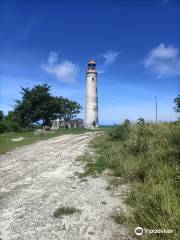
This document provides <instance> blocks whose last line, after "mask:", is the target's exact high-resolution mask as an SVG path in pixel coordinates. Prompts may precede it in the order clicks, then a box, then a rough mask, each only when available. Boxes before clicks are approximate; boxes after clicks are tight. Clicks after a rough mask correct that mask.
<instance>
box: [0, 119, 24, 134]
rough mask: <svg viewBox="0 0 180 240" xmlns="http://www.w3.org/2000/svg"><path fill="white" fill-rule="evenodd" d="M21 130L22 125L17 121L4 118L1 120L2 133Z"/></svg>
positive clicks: (0, 128)
mask: <svg viewBox="0 0 180 240" xmlns="http://www.w3.org/2000/svg"><path fill="white" fill-rule="evenodd" d="M11 131H12V132H18V131H21V126H20V124H19V123H17V122H13V121H9V120H4V121H0V133H4V132H11Z"/></svg>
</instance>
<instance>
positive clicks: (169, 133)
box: [84, 122, 180, 240]
mask: <svg viewBox="0 0 180 240" xmlns="http://www.w3.org/2000/svg"><path fill="white" fill-rule="evenodd" d="M92 147H93V148H94V149H95V152H96V154H97V155H96V157H90V156H88V157H86V158H87V159H86V158H85V160H86V161H87V164H86V168H85V173H84V174H85V175H89V174H97V173H100V172H102V171H103V170H105V169H106V168H108V169H111V171H112V174H113V176H114V177H118V178H117V181H116V180H114V179H113V181H112V182H113V184H114V183H115V184H114V185H118V184H122V183H128V184H129V186H130V188H131V191H130V193H129V194H128V198H127V203H128V204H129V205H130V206H131V207H132V209H133V210H132V218H130V219H129V220H128V222H127V224H128V227H129V229H130V231H131V232H132V233H134V229H135V228H136V227H137V226H141V227H142V228H146V229H172V230H173V232H174V233H173V234H171V235H169V234H156V235H154V234H149V235H148V234H146V236H144V238H143V239H148V240H149V239H153V240H154V239H156V240H158V239H162V240H166V239H167V240H169V239H171V240H178V239H179V235H180V208H179V206H180V192H179V189H180V161H179V159H180V123H178V122H177V123H176V124H175V123H169V124H167V123H159V124H158V125H155V124H144V123H140V124H132V125H129V126H126V127H124V126H123V127H115V128H113V129H112V131H108V132H107V134H104V135H102V136H99V137H97V138H96V140H95V141H94V142H93V143H92ZM118 181H119V183H118ZM114 220H115V221H116V222H119V223H120V224H122V223H123V222H124V221H125V216H122V214H120V215H116V216H114ZM132 235H133V234H132ZM133 237H135V236H133Z"/></svg>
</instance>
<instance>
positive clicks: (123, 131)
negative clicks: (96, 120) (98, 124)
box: [109, 125, 129, 141]
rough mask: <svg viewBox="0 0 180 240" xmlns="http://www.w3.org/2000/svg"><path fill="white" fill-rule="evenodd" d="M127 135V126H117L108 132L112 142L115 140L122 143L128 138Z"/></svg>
mask: <svg viewBox="0 0 180 240" xmlns="http://www.w3.org/2000/svg"><path fill="white" fill-rule="evenodd" d="M128 133H129V130H128V126H126V125H118V126H114V127H113V128H112V130H111V131H110V132H109V136H110V139H111V140H112V141H116V140H121V141H124V140H126V139H127V138H128Z"/></svg>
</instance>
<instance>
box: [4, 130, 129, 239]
mask: <svg viewBox="0 0 180 240" xmlns="http://www.w3.org/2000/svg"><path fill="white" fill-rule="evenodd" d="M94 135H95V133H93V132H88V133H84V134H79V135H64V136H60V137H55V138H52V139H49V140H46V141H41V142H38V143H35V144H32V145H29V146H25V147H21V148H19V149H17V150H14V151H12V152H10V153H7V154H4V155H1V156H0V239H2V240H35V239H36V240H50V239H56V240H117V239H118V240H122V239H126V240H127V239H128V238H127V230H126V228H125V227H123V226H120V225H118V224H116V223H115V222H114V221H113V220H112V217H111V215H112V213H113V211H115V210H117V209H121V210H126V206H125V205H124V203H123V197H122V198H121V195H122V196H123V195H124V191H126V187H123V186H122V188H121V189H120V190H119V192H118V193H117V194H115V193H113V192H112V191H110V190H108V188H107V187H108V181H107V176H106V175H105V174H102V175H100V176H98V177H97V178H93V177H91V176H90V177H86V178H85V179H80V178H79V177H78V174H77V172H79V173H80V172H83V169H84V163H83V162H82V161H78V160H77V158H78V157H79V156H81V155H83V154H84V153H85V152H86V151H88V143H89V142H90V141H91V140H92V138H93V137H94ZM59 207H64V208H66V207H73V208H75V209H78V210H79V211H77V212H75V213H74V214H72V215H66V216H62V217H59V218H55V217H54V216H53V213H54V211H55V210H56V209H58V208H59Z"/></svg>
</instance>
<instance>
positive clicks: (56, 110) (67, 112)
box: [14, 84, 81, 127]
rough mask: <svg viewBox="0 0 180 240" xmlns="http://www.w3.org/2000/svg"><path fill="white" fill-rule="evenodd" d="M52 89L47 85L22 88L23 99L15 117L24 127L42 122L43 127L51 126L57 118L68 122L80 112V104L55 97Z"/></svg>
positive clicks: (15, 112)
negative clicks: (51, 92)
mask: <svg viewBox="0 0 180 240" xmlns="http://www.w3.org/2000/svg"><path fill="white" fill-rule="evenodd" d="M50 88H51V87H50V86H49V85H47V84H43V85H36V86H35V87H33V88H32V89H29V88H23V87H22V88H21V95H22V99H21V100H17V101H16V105H15V110H14V115H15V118H16V119H17V120H18V121H19V122H20V123H21V124H22V126H23V127H27V126H28V125H29V124H32V123H37V124H40V122H42V125H43V126H50V125H51V123H52V120H54V119H56V118H62V119H64V120H65V121H68V120H70V119H73V118H74V117H75V116H76V115H77V114H78V113H79V112H80V110H81V106H80V105H79V104H78V103H76V102H73V101H71V100H69V99H67V98H63V97H53V96H52V95H51V94H50Z"/></svg>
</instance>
